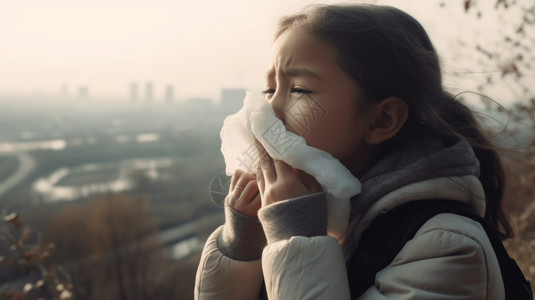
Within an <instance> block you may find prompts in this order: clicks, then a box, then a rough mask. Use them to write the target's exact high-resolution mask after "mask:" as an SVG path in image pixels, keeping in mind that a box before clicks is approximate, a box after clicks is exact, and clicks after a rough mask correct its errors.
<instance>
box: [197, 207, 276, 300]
mask: <svg viewBox="0 0 535 300" xmlns="http://www.w3.org/2000/svg"><path fill="white" fill-rule="evenodd" d="M225 219H226V220H225V225H223V226H220V227H219V228H218V229H216V230H215V231H214V232H213V233H212V235H210V237H209V238H208V240H207V242H206V244H205V246H204V249H203V252H202V254H201V260H200V263H199V266H198V269H197V275H196V278H195V291H194V294H195V299H201V300H210V299H218V300H219V299H244V300H254V299H259V298H260V292H261V290H262V285H263V277H262V264H261V258H260V256H261V253H262V249H263V248H264V246H265V243H266V240H265V235H264V232H263V230H262V226H261V224H260V222H259V221H258V218H256V217H249V216H245V215H242V214H240V213H239V212H237V211H235V210H233V209H232V208H230V207H229V206H226V207H225Z"/></svg>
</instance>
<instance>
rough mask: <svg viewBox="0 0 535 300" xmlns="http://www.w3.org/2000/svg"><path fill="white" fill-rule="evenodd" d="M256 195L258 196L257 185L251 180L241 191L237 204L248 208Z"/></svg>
mask: <svg viewBox="0 0 535 300" xmlns="http://www.w3.org/2000/svg"><path fill="white" fill-rule="evenodd" d="M256 194H258V185H257V184H256V180H251V181H249V182H248V183H247V185H246V186H245V188H244V189H243V192H242V193H241V196H240V199H238V203H239V204H241V205H243V206H249V205H251V203H252V202H253V200H254V199H255V197H256Z"/></svg>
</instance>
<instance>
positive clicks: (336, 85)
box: [195, 5, 512, 300]
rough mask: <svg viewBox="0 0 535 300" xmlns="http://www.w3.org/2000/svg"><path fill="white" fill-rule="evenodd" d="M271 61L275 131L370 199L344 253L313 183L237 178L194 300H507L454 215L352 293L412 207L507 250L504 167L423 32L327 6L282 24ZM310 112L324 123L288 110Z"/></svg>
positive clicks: (273, 172)
mask: <svg viewBox="0 0 535 300" xmlns="http://www.w3.org/2000/svg"><path fill="white" fill-rule="evenodd" d="M272 51H273V52H272V53H273V55H272V67H271V69H270V70H269V72H268V76H267V89H266V91H265V94H266V98H267V99H268V100H269V101H270V104H271V106H272V107H273V109H274V111H275V113H276V114H277V117H279V118H280V119H281V120H282V121H283V122H284V123H285V124H286V126H287V128H288V130H290V131H293V132H294V133H296V134H298V135H301V136H302V137H303V138H304V139H305V140H306V142H307V144H308V145H309V146H312V147H316V148H319V149H321V150H324V151H327V152H329V153H330V154H332V155H333V156H334V157H335V158H337V159H339V160H340V162H341V163H342V164H343V165H344V166H345V167H346V168H347V169H348V170H350V171H351V173H352V174H354V175H355V176H356V177H357V178H359V180H360V181H361V183H362V193H361V194H359V195H357V196H355V197H353V198H352V199H351V219H350V223H349V225H348V227H347V230H346V233H345V234H344V235H343V236H342V237H340V238H338V239H335V238H333V237H331V236H328V235H327V232H326V227H327V225H326V224H327V212H326V200H325V194H324V192H323V191H322V190H321V186H320V185H319V184H318V183H317V182H316V181H315V179H314V178H313V177H312V176H309V175H307V174H306V173H304V172H302V171H300V170H296V169H293V168H292V167H290V166H289V165H287V164H286V163H284V162H283V161H272V160H270V157H269V156H264V157H266V158H267V160H268V163H265V162H264V163H261V164H259V166H260V167H259V169H258V170H257V171H256V173H254V174H248V173H245V172H242V171H237V172H236V173H235V174H234V175H233V177H232V180H231V187H230V193H229V195H230V196H229V197H227V203H226V207H225V212H226V222H225V224H224V225H223V226H221V227H220V228H218V229H217V230H216V231H215V232H214V233H213V234H212V235H211V237H210V238H209V239H208V241H207V243H206V245H205V248H204V251H203V254H202V258H201V261H200V264H199V269H198V271H197V278H196V286H195V297H196V299H245V300H247V299H503V298H504V287H503V282H502V277H501V274H500V269H499V265H498V262H497V259H496V256H495V254H494V252H493V249H492V246H491V245H490V243H489V240H488V238H487V235H486V233H485V231H484V230H483V228H482V226H481V225H480V224H479V223H478V222H475V221H473V220H471V219H469V218H466V217H463V216H460V215H456V214H448V213H443V214H438V215H436V216H434V217H432V218H431V219H429V220H428V221H427V222H425V224H424V225H423V226H422V227H420V229H419V230H418V231H417V232H416V234H415V235H414V238H413V239H412V240H410V241H409V242H407V243H406V244H405V245H404V246H403V248H402V249H401V251H399V253H397V254H396V256H395V258H394V260H393V261H392V262H391V263H390V264H389V265H387V266H386V267H384V268H383V269H382V270H380V271H379V272H377V273H376V274H375V279H374V282H372V283H371V284H370V285H369V286H366V287H365V288H364V289H363V288H362V287H360V286H359V285H361V283H360V282H359V281H358V280H355V278H358V273H359V271H360V270H361V269H360V268H361V267H360V265H359V264H358V263H354V261H355V259H356V261H359V257H355V256H358V253H359V252H358V249H359V242H360V241H361V240H362V237H363V235H366V229H367V228H368V227H369V226H370V224H371V223H372V221H374V220H376V219H377V218H378V216H380V215H381V214H383V213H386V212H388V211H391V210H393V209H394V208H396V207H400V206H401V205H404V204H405V205H406V203H408V202H412V201H417V200H420V201H429V200H431V199H448V200H453V201H457V202H460V203H466V204H468V205H469V206H470V207H471V208H472V209H473V211H474V212H476V213H478V214H479V215H481V216H484V218H485V219H486V220H487V222H488V223H490V224H491V225H492V226H493V227H494V229H495V230H496V231H498V232H500V233H501V234H502V238H505V237H509V236H510V235H511V233H512V232H511V228H510V226H509V224H508V222H507V220H506V218H505V216H504V214H503V212H502V210H501V200H502V196H503V188H504V174H503V170H502V166H501V163H500V160H499V158H498V156H497V154H496V152H495V151H494V150H493V148H492V146H491V144H490V142H489V141H488V140H487V138H486V137H485V135H484V134H483V132H482V130H481V129H480V128H479V126H478V124H477V123H476V121H475V120H474V118H473V116H472V114H471V113H470V111H469V109H468V108H467V107H466V106H464V105H463V104H462V103H460V102H458V101H457V100H456V99H454V98H453V97H452V96H451V95H449V94H448V93H446V92H445V91H444V89H443V87H442V82H441V71H440V67H439V59H438V56H437V53H436V51H435V49H434V48H433V46H432V44H431V42H430V40H429V38H428V36H427V34H426V32H425V31H424V29H423V28H422V26H421V25H420V24H419V23H418V22H417V21H416V20H415V19H413V18H412V17H411V16H409V15H407V14H406V13H404V12H402V11H400V10H398V9H395V8H392V7H383V6H375V5H338V6H318V7H313V8H309V9H307V10H305V11H304V12H302V13H299V14H296V15H292V16H289V17H285V18H283V19H282V20H281V21H280V24H279V28H278V31H277V33H276V35H275V42H274V44H273V49H272ZM304 99H307V101H310V100H313V101H314V103H316V105H318V107H321V108H322V110H323V111H325V114H324V115H323V116H321V117H315V118H310V115H309V118H308V119H307V120H306V121H307V122H306V123H305V122H299V121H300V120H299V117H298V116H296V114H295V113H294V112H293V110H292V109H291V107H292V105H293V104H294V103H295V102H296V101H303V100H304ZM301 121H303V120H302V119H301ZM302 124H306V126H302ZM376 238H379V239H380V238H381V237H376ZM360 261H363V259H362V258H361V259H360ZM354 274H357V277H355V276H354Z"/></svg>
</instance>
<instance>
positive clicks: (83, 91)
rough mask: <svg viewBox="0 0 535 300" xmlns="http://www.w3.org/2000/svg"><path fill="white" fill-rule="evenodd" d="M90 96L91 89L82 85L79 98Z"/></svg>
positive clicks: (79, 89)
mask: <svg viewBox="0 0 535 300" xmlns="http://www.w3.org/2000/svg"><path fill="white" fill-rule="evenodd" d="M88 96H89V89H88V88H87V87H86V86H80V87H79V88H78V98H79V99H86V98H87V97H88Z"/></svg>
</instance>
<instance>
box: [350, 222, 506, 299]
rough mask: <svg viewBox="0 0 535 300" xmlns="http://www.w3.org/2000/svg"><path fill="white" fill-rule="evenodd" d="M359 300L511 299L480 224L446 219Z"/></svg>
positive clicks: (410, 245)
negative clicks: (505, 293) (505, 291)
mask: <svg viewBox="0 0 535 300" xmlns="http://www.w3.org/2000/svg"><path fill="white" fill-rule="evenodd" d="M478 227H479V228H478ZM359 299H362V300H368V299H373V300H380V299H493V300H494V299H497V300H499V299H505V295H504V290H503V280H502V277H501V274H500V269H499V265H498V261H497V259H496V256H495V255H494V252H493V250H492V246H491V245H490V242H489V241H488V238H487V237H486V234H485V232H484V230H483V229H482V227H481V226H480V224H478V223H476V222H474V221H472V220H469V219H467V218H464V217H460V216H457V215H451V214H441V215H438V216H435V217H434V218H432V219H430V220H429V221H428V222H427V223H426V224H424V226H423V227H422V228H421V229H420V230H419V231H418V233H417V234H416V235H415V237H414V239H412V240H410V241H409V242H407V244H406V245H405V247H404V248H403V249H402V250H401V251H400V253H399V254H398V255H397V256H396V257H395V258H394V260H393V262H392V263H391V264H390V265H388V266H387V267H386V268H385V269H383V270H381V271H380V272H379V273H377V275H376V278H375V286H372V287H370V288H369V289H368V290H367V291H366V292H365V293H364V294H363V295H362V296H361V297H360V298H359Z"/></svg>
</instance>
